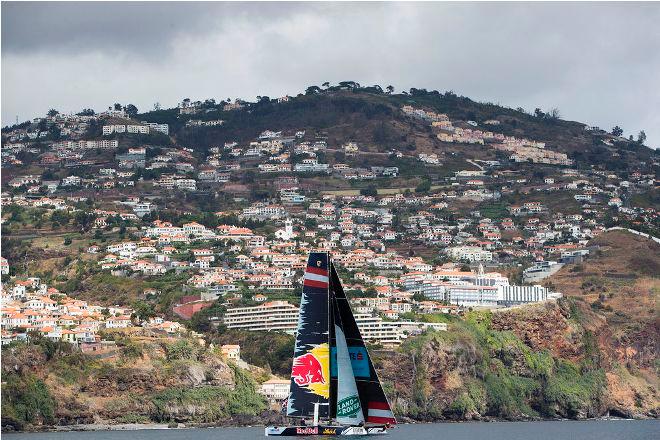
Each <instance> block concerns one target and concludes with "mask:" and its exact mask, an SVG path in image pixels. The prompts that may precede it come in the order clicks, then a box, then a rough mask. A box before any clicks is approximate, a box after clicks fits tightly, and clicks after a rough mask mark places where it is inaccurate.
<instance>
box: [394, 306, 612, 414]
mask: <svg viewBox="0 0 660 440" xmlns="http://www.w3.org/2000/svg"><path fill="white" fill-rule="evenodd" d="M431 316H434V318H431V319H430V320H432V321H433V322H450V323H451V329H450V331H448V332H427V333H425V334H423V335H421V336H420V337H417V338H413V339H410V340H408V341H406V343H405V344H404V345H403V346H402V347H401V352H402V353H403V354H405V355H406V356H409V357H410V358H411V359H413V361H414V367H415V368H414V372H413V373H414V378H413V389H412V390H411V391H410V395H409V396H408V398H407V399H409V402H408V404H407V407H406V408H405V409H404V408H399V411H401V412H402V413H404V414H405V415H408V416H409V417H412V418H416V419H422V420H430V419H433V418H458V419H465V418H471V417H473V416H476V415H479V414H480V415H488V416H493V417H498V418H504V419H520V418H538V417H567V418H584V417H590V416H595V415H598V414H599V411H600V408H601V406H602V404H603V396H604V393H605V387H606V381H605V375H604V371H603V369H602V368H600V366H599V363H600V352H599V350H598V347H597V345H596V344H595V341H594V339H593V335H591V334H590V333H588V332H586V333H585V335H584V342H583V344H584V352H585V353H584V358H583V360H582V361H581V362H579V363H574V362H571V361H568V360H566V359H561V358H556V357H554V356H552V355H551V354H550V353H549V352H548V351H545V350H543V351H534V350H532V349H531V348H530V347H529V346H528V345H526V344H525V343H524V342H523V341H522V340H520V338H518V337H517V336H516V335H515V334H514V333H513V332H511V331H497V330H494V329H493V326H492V323H491V320H492V315H491V314H490V313H487V312H470V313H468V314H466V316H465V319H464V320H459V319H454V318H453V317H449V319H447V317H444V316H442V315H431ZM410 318H415V319H417V318H419V316H414V315H413V316H410ZM446 356H450V358H451V359H453V360H452V361H451V364H445V363H444V362H447V361H446V360H444V361H442V360H440V359H446ZM440 377H447V378H449V377H460V380H461V385H460V386H459V387H458V388H457V389H454V390H452V391H448V390H444V391H440V392H439V391H436V390H433V387H432V385H431V384H432V383H438V381H439V380H440V381H441V379H440ZM441 395H444V396H443V397H440V396H441ZM447 396H448V397H449V399H447V398H446V397H447ZM452 396H453V397H452Z"/></svg>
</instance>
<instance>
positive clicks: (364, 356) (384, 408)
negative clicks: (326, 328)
mask: <svg viewBox="0 0 660 440" xmlns="http://www.w3.org/2000/svg"><path fill="white" fill-rule="evenodd" d="M330 296H331V298H332V302H333V303H334V307H336V308H337V311H338V315H339V320H340V321H341V323H340V325H341V330H342V331H343V335H339V334H338V332H337V330H336V329H337V327H336V326H335V331H334V332H333V333H334V334H333V335H332V338H331V346H332V351H331V362H330V363H331V366H332V369H331V378H332V385H333V393H332V399H331V402H330V411H331V413H330V416H331V417H337V419H338V420H339V416H340V414H339V411H340V409H339V403H340V401H341V397H340V395H339V393H336V392H334V390H335V389H336V388H335V387H336V386H337V380H338V379H339V381H341V380H342V378H343V376H342V375H341V372H339V374H338V371H337V368H336V365H337V364H338V361H337V356H338V352H339V356H341V353H340V349H339V345H340V339H344V340H345V342H346V346H347V347H346V349H347V351H348V355H349V357H350V360H351V366H352V370H353V376H354V377H355V384H356V386H357V391H358V396H359V398H360V408H361V411H362V413H363V418H364V419H365V420H366V422H367V423H377V424H383V423H389V424H395V423H396V419H395V418H394V414H393V413H392V409H391V407H390V404H389V402H388V401H387V397H386V396H385V392H384V391H383V387H382V385H381V383H380V380H379V379H378V375H377V374H376V370H375V369H374V366H373V363H372V362H371V358H370V357H369V352H368V351H367V347H366V345H365V343H364V340H363V339H362V336H361V335H360V329H359V328H358V326H357V323H356V322H355V317H354V316H353V312H352V311H351V306H350V305H349V303H348V300H347V299H346V295H345V294H344V289H342V287H341V283H340V281H339V277H338V276H337V271H336V270H335V268H334V266H333V265H332V264H331V265H330ZM336 320H337V319H335V321H336ZM342 336H343V337H342Z"/></svg>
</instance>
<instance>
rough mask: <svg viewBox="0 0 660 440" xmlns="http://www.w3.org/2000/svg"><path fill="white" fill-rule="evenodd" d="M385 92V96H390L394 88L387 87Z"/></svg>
mask: <svg viewBox="0 0 660 440" xmlns="http://www.w3.org/2000/svg"><path fill="white" fill-rule="evenodd" d="M386 90H387V94H388V95H391V94H392V93H394V86H387V87H386Z"/></svg>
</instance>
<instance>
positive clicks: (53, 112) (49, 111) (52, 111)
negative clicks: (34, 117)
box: [48, 108, 60, 118]
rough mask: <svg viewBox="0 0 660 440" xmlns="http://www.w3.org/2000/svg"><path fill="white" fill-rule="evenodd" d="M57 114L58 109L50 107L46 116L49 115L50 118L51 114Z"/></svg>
mask: <svg viewBox="0 0 660 440" xmlns="http://www.w3.org/2000/svg"><path fill="white" fill-rule="evenodd" d="M59 114H60V112H58V111H57V110H55V109H54V108H51V109H50V110H48V116H50V117H51V118H52V117H53V116H57V115H59Z"/></svg>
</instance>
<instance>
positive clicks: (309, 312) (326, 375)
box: [287, 252, 330, 418]
mask: <svg viewBox="0 0 660 440" xmlns="http://www.w3.org/2000/svg"><path fill="white" fill-rule="evenodd" d="M329 263H330V261H329V258H328V254H327V253H324V252H313V253H311V254H310V255H309V260H308V261H307V268H306V269H305V276H304V280H303V292H302V298H301V299H300V317H299V319H298V332H297V334H296V345H295V349H294V355H293V366H292V368H291V388H290V393H289V400H288V403H287V415H288V416H291V417H311V416H313V414H314V404H315V403H320V404H321V405H319V417H322V418H326V417H328V407H329V406H328V405H327V403H328V401H329V398H330V349H329V338H330V335H329V331H328V329H329V314H330V310H329V295H328V284H329V280H328V275H329V274H328V271H329Z"/></svg>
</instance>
